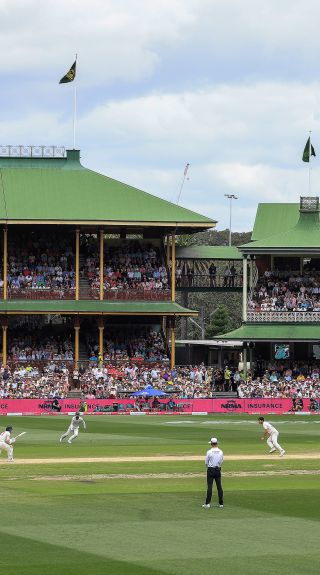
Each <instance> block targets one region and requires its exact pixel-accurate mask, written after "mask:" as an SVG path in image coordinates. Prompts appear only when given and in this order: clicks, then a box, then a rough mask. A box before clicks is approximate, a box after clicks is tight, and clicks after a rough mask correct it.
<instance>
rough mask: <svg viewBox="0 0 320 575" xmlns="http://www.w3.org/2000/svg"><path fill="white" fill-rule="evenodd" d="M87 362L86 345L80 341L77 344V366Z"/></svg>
mask: <svg viewBox="0 0 320 575" xmlns="http://www.w3.org/2000/svg"><path fill="white" fill-rule="evenodd" d="M87 361H88V349H87V346H86V344H85V343H84V342H83V341H81V340H80V343H79V364H81V363H84V364H85V363H87Z"/></svg>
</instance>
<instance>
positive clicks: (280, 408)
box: [0, 398, 320, 415]
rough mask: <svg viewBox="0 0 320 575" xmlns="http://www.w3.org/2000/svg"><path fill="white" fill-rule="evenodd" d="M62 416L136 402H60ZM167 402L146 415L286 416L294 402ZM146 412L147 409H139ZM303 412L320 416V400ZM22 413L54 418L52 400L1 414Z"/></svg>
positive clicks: (19, 404)
mask: <svg viewBox="0 0 320 575" xmlns="http://www.w3.org/2000/svg"><path fill="white" fill-rule="evenodd" d="M58 401H59V408H61V409H60V410H59V413H68V412H73V411H78V410H81V411H86V412H87V413H97V414H99V413H111V414H117V413H130V411H134V403H135V400H134V399H130V398H129V399H121V398H120V399H87V400H84V401H81V400H80V399H59V400H58ZM169 401H170V400H169V399H168V398H166V399H162V400H160V406H159V407H158V408H157V409H153V410H150V408H149V407H150V405H151V406H152V401H151V402H150V404H149V405H148V406H145V411H146V413H154V412H155V411H157V412H159V413H163V414H165V413H173V414H179V413H190V412H193V413H201V412H203V413H233V414H235V413H278V414H281V413H287V412H292V411H293V403H292V400H291V399H273V398H269V399H268V398H265V399H237V398H236V399H174V406H171V407H170V405H169V406H167V405H166V404H167V403H168V402H169ZM140 409H141V410H142V411H144V405H143V404H142V405H141V408H140ZM302 411H303V412H311V411H312V412H314V413H319V411H320V400H319V402H315V404H313V406H312V409H311V406H310V399H308V398H305V399H303V407H302ZM5 413H23V414H28V413H29V414H35V415H41V414H45V413H47V414H54V413H58V411H57V410H54V409H53V406H52V400H51V399H1V400H0V414H5Z"/></svg>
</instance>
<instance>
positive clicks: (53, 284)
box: [0, 232, 75, 297]
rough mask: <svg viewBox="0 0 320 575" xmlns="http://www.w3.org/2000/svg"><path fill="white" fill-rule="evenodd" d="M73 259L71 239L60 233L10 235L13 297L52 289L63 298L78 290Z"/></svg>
mask: <svg viewBox="0 0 320 575" xmlns="http://www.w3.org/2000/svg"><path fill="white" fill-rule="evenodd" d="M74 259H75V258H74V253H73V249H72V238H71V237H70V238H69V237H66V236H62V237H60V236H59V234H58V232H52V233H51V234H48V233H46V234H41V233H35V234H30V233H29V234H26V235H24V234H21V233H19V235H17V236H13V237H12V236H9V242H8V276H7V277H8V288H9V290H10V292H11V293H12V294H13V295H14V293H15V292H18V293H21V292H23V291H33V292H35V291H36V290H47V291H50V290H53V291H59V292H60V297H63V294H64V292H72V290H74V289H75V266H74ZM0 287H3V280H2V286H1V285H0Z"/></svg>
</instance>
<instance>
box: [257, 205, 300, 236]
mask: <svg viewBox="0 0 320 575" xmlns="http://www.w3.org/2000/svg"><path fill="white" fill-rule="evenodd" d="M299 216H300V213H299V204H259V205H258V209H257V214H256V219H255V222H254V227H253V232H252V236H251V239H252V241H254V240H261V239H262V238H266V237H268V236H271V235H276V234H281V233H283V232H285V231H286V230H289V229H290V228H293V227H294V226H295V225H296V224H297V223H298V220H299Z"/></svg>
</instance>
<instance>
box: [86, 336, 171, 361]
mask: <svg viewBox="0 0 320 575" xmlns="http://www.w3.org/2000/svg"><path fill="white" fill-rule="evenodd" d="M87 346H88V355H89V360H90V361H91V362H93V363H94V362H97V361H99V359H102V358H99V346H98V344H97V338H96V337H92V336H91V337H88V338H87ZM104 350H105V352H104V356H103V362H104V363H109V362H119V361H122V362H123V361H129V360H130V359H132V360H133V361H135V362H152V363H155V362H160V361H161V362H168V361H169V358H168V356H167V353H166V344H165V341H164V339H163V336H162V333H161V332H160V331H156V330H148V329H146V328H141V329H140V330H139V329H136V330H135V331H134V332H132V330H130V332H126V331H125V329H124V328H122V329H121V328H120V329H117V330H114V329H113V330H112V329H111V330H110V329H109V331H108V337H107V338H106V340H105V342H104Z"/></svg>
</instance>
